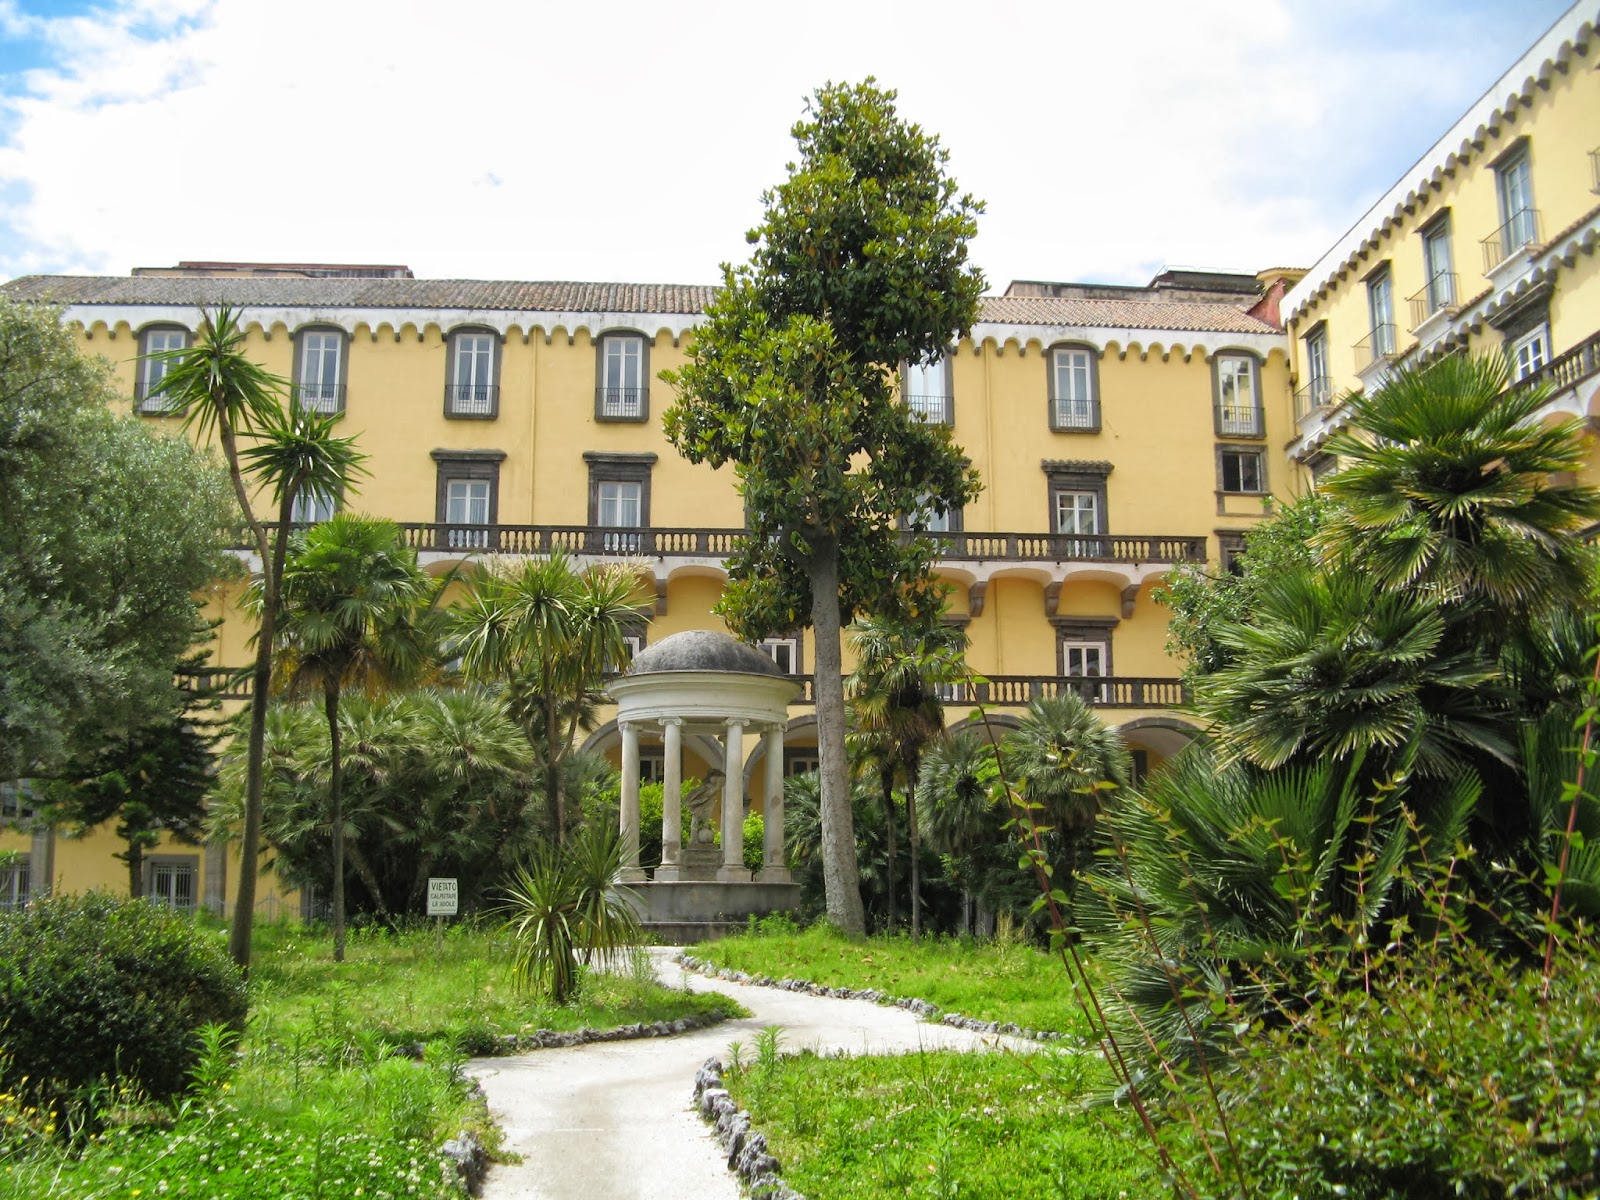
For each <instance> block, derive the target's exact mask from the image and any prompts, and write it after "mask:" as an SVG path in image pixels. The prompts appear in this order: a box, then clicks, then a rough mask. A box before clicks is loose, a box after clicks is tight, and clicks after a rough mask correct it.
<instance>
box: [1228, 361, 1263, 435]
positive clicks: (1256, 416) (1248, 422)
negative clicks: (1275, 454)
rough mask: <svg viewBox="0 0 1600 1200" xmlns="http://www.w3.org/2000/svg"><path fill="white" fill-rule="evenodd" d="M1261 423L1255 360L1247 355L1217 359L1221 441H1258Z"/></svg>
mask: <svg viewBox="0 0 1600 1200" xmlns="http://www.w3.org/2000/svg"><path fill="white" fill-rule="evenodd" d="M1261 422H1262V412H1261V388H1260V383H1259V381H1258V372H1257V370H1256V360H1255V359H1254V358H1252V357H1251V356H1250V355H1248V354H1219V355H1217V432H1218V433H1220V434H1222V435H1223V436H1224V437H1259V436H1260V434H1261Z"/></svg>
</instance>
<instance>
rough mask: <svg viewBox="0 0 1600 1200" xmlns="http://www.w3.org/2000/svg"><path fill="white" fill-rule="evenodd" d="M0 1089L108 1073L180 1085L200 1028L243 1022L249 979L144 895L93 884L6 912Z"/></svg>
mask: <svg viewBox="0 0 1600 1200" xmlns="http://www.w3.org/2000/svg"><path fill="white" fill-rule="evenodd" d="M0 1013H4V1014H5V1019H4V1021H3V1022H0V1090H5V1091H14V1090H16V1088H17V1087H18V1086H19V1085H20V1084H21V1081H22V1080H23V1079H29V1080H32V1081H33V1086H34V1087H36V1088H43V1089H47V1090H49V1091H51V1092H53V1093H55V1094H56V1095H57V1096H59V1095H61V1094H62V1093H72V1092H81V1091H82V1090H83V1089H85V1088H87V1087H88V1086H89V1085H91V1084H94V1083H95V1082H96V1081H98V1080H102V1079H107V1080H109V1079H122V1080H125V1081H128V1082H131V1083H133V1084H136V1085H137V1086H138V1087H139V1088H140V1089H142V1090H143V1091H144V1092H145V1093H146V1094H147V1095H148V1096H150V1097H151V1098H153V1099H167V1098H170V1097H173V1096H176V1095H178V1094H179V1093H181V1092H182V1091H183V1090H184V1088H185V1086H186V1085H187V1082H188V1076H189V1072H190V1071H191V1069H192V1068H193V1067H194V1065H195V1064H196V1063H197V1062H198V1060H199V1057H200V1053H201V1041H200V1038H199V1036H198V1031H199V1029H200V1027H201V1026H203V1025H208V1024H218V1025H228V1026H231V1027H233V1028H236V1029H237V1028H242V1027H243V1025H244V1019H245V1013H246V999H245V985H244V979H243V977H242V976H241V975H240V974H239V971H238V969H237V968H236V967H235V966H234V965H233V963H232V962H230V961H229V960H228V957H227V955H226V953H225V952H224V950H223V947H222V945H221V944H220V943H219V942H217V941H215V940H213V939H212V938H209V937H207V936H206V935H205V934H203V933H201V932H200V931H198V930H196V929H195V928H194V926H193V925H192V924H191V923H190V922H189V921H188V920H187V919H186V918H184V917H182V916H180V915H179V914H177V913H174V912H172V911H170V910H168V909H165V908H161V907H158V906H156V905H153V904H150V903H148V902H146V901H143V900H138V901H129V900H118V899H116V898H114V897H112V896H108V895H104V894H100V893H90V894H87V895H73V896H60V897H56V898H53V899H48V900H43V901H40V902H39V903H37V904H34V905H32V906H31V907H29V908H27V909H24V910H22V911H21V912H17V913H12V914H8V915H6V916H4V917H0Z"/></svg>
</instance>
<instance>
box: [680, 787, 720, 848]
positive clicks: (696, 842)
mask: <svg viewBox="0 0 1600 1200" xmlns="http://www.w3.org/2000/svg"><path fill="white" fill-rule="evenodd" d="M721 797H722V772H721V771H711V772H709V773H708V774H707V775H706V778H705V782H704V783H702V784H701V785H700V786H699V787H697V788H695V790H694V791H692V792H690V793H689V798H688V800H687V801H686V803H687V804H688V806H689V845H690V846H691V847H695V846H709V845H711V844H712V843H713V842H715V841H716V839H717V828H716V825H715V824H713V823H712V820H711V810H712V809H713V808H715V807H716V805H717V801H718V800H719V799H721Z"/></svg>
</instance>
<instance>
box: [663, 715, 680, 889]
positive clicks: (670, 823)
mask: <svg viewBox="0 0 1600 1200" xmlns="http://www.w3.org/2000/svg"><path fill="white" fill-rule="evenodd" d="M661 733H662V740H663V741H664V742H665V743H666V762H665V763H664V764H663V767H662V772H661V790H662V798H661V862H662V865H663V866H674V867H675V866H677V865H678V861H679V854H680V852H681V851H682V849H683V721H682V719H681V718H678V717H667V718H666V719H664V720H663V721H662V722H661Z"/></svg>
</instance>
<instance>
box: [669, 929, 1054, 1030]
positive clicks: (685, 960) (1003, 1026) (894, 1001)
mask: <svg viewBox="0 0 1600 1200" xmlns="http://www.w3.org/2000/svg"><path fill="white" fill-rule="evenodd" d="M672 961H673V962H675V963H677V964H678V965H679V966H681V967H683V968H684V970H686V971H695V972H697V973H699V974H701V975H706V976H709V977H710V978H712V979H726V980H727V981H728V982H729V983H743V984H747V985H749V986H750V987H769V988H777V989H778V990H779V991H784V992H805V993H806V994H807V995H810V996H828V997H832V998H833V999H836V1000H869V1001H871V1002H872V1003H873V1004H886V1005H891V1006H893V1007H895V1008H903V1009H906V1010H907V1011H908V1012H914V1013H916V1014H917V1016H919V1017H921V1018H922V1019H923V1020H924V1021H937V1022H939V1023H940V1024H941V1025H949V1026H950V1027H952V1028H954V1029H965V1030H968V1031H969V1032H971V1033H993V1034H999V1035H1001V1036H1004V1037H1017V1038H1026V1039H1027V1040H1029V1041H1033V1042H1059V1041H1062V1040H1064V1039H1066V1038H1067V1037H1068V1036H1069V1035H1068V1034H1065V1033H1057V1032H1056V1031H1054V1030H1051V1029H1023V1028H1022V1027H1021V1026H1020V1025H1015V1024H1013V1023H1012V1022H1010V1021H982V1020H979V1019H978V1018H977V1017H964V1016H962V1015H961V1014H960V1013H953V1012H945V1011H944V1010H943V1009H941V1008H940V1007H939V1006H938V1005H937V1004H930V1003H929V1002H928V1001H926V1000H919V999H917V998H916V997H914V996H894V995H890V994H889V993H888V992H880V991H878V990H877V989H875V988H860V989H857V988H847V987H828V986H826V985H825V984H820V983H812V982H811V981H810V980H809V979H774V978H772V977H771V976H770V975H750V974H748V973H746V972H744V971H735V970H732V969H730V968H728V967H719V966H717V965H716V963H714V962H711V961H709V960H707V959H704V958H696V957H694V955H692V954H689V953H688V952H687V951H682V950H680V951H679V952H678V953H677V954H675V955H673V956H672Z"/></svg>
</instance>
